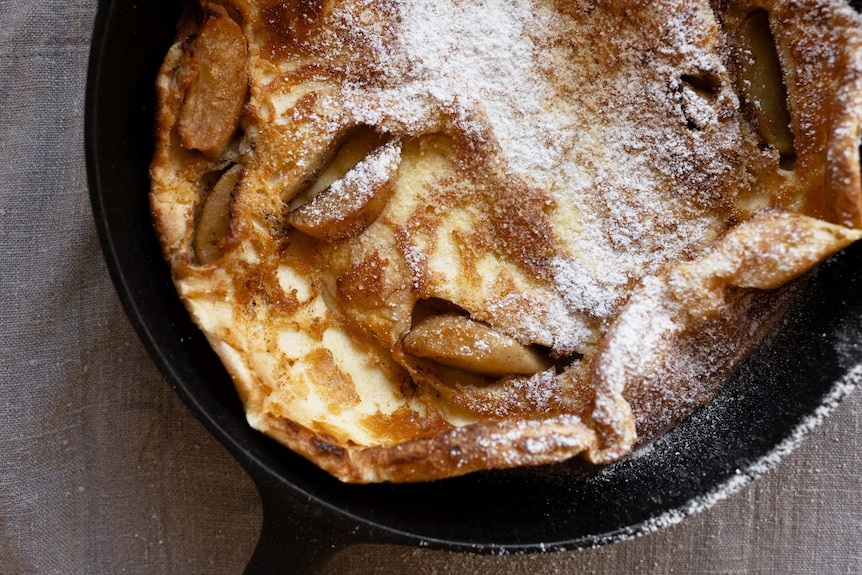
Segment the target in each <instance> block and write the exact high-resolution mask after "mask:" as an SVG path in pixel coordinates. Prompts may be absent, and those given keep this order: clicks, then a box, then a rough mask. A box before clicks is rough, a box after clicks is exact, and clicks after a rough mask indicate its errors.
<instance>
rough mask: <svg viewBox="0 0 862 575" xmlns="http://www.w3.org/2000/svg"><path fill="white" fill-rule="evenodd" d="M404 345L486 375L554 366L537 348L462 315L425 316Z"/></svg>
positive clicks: (413, 352) (415, 352) (419, 353)
mask: <svg viewBox="0 0 862 575" xmlns="http://www.w3.org/2000/svg"><path fill="white" fill-rule="evenodd" d="M403 345H404V350H405V351H406V352H407V353H409V354H411V355H415V356H417V357H424V358H426V359H431V360H433V361H436V362H438V363H442V364H443V365H448V366H450V367H457V368H459V369H464V370H467V371H472V372H474V373H480V374H483V375H490V376H503V375H509V374H514V375H532V374H534V373H538V372H540V371H543V370H545V369H547V368H548V367H550V362H549V361H548V360H547V359H546V358H545V357H544V356H543V355H542V354H540V353H539V352H537V351H536V350H534V349H532V348H530V347H527V346H525V345H521V344H520V343H518V342H517V341H515V340H514V339H512V338H511V337H509V336H507V335H505V334H502V333H500V332H499V331H497V330H495V329H494V328H492V327H490V326H488V325H485V324H483V323H479V322H477V321H473V320H471V319H470V318H468V317H465V316H461V315H454V314H445V315H435V316H430V317H427V318H425V319H423V320H421V321H420V322H419V323H418V324H416V325H415V326H414V327H413V328H412V329H411V330H410V332H409V333H408V334H407V335H406V336H405V337H404V340H403Z"/></svg>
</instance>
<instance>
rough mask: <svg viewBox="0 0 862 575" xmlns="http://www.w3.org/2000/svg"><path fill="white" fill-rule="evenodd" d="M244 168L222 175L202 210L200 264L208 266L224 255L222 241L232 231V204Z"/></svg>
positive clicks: (198, 242)
mask: <svg viewBox="0 0 862 575" xmlns="http://www.w3.org/2000/svg"><path fill="white" fill-rule="evenodd" d="M242 169H243V167H242V166H241V165H239V164H236V165H235V166H233V167H232V168H231V169H229V170H228V171H226V172H225V173H224V174H222V176H221V178H219V180H218V182H216V185H215V186H213V189H212V191H211V192H210V193H209V195H208V196H207V199H206V201H205V202H204V207H203V209H201V217H200V219H199V220H198V226H197V230H196V231H195V242H194V247H195V255H196V256H197V258H198V262H199V263H201V264H208V263H209V262H211V261H214V260H217V259H219V258H220V257H222V256H223V255H224V248H223V247H222V240H224V238H226V237H227V235H228V231H229V230H230V202H231V196H232V194H233V190H234V188H235V187H236V184H237V182H239V178H240V176H241V175H242Z"/></svg>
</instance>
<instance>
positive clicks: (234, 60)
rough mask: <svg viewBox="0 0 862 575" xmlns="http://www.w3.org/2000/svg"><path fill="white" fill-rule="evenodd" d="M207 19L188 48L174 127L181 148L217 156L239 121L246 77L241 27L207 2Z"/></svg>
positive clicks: (243, 40) (219, 7) (244, 45)
mask: <svg viewBox="0 0 862 575" xmlns="http://www.w3.org/2000/svg"><path fill="white" fill-rule="evenodd" d="M206 10H207V15H206V20H205V21H204V23H203V25H202V26H201V28H200V31H199V32H198V35H197V37H196V38H195V39H194V40H193V41H192V43H191V45H190V46H189V48H188V52H187V56H188V57H187V59H186V61H185V63H184V65H185V67H186V70H185V72H187V73H188V74H189V76H190V80H189V85H188V88H187V89H186V92H185V99H184V100H183V104H182V107H181V108H180V112H179V119H178V122H177V128H178V130H179V136H180V141H181V142H182V145H183V147H185V148H187V149H189V150H199V151H201V152H203V153H204V154H206V155H207V156H210V157H218V156H220V155H221V154H222V153H223V152H224V150H225V148H226V147H227V145H228V143H229V142H230V140H231V137H232V136H233V134H234V132H235V131H236V128H237V125H238V124H239V119H240V114H241V112H242V107H243V105H244V104H245V99H246V92H247V85H248V77H247V72H246V67H245V66H246V56H247V54H246V43H245V37H244V36H243V33H242V30H241V29H240V27H239V25H237V23H236V22H234V21H233V20H231V18H230V17H229V16H228V15H227V12H225V10H224V8H222V7H221V6H218V5H215V4H209V5H207V8H206Z"/></svg>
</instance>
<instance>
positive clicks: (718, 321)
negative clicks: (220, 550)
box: [151, 0, 862, 483]
mask: <svg viewBox="0 0 862 575" xmlns="http://www.w3.org/2000/svg"><path fill="white" fill-rule="evenodd" d="M157 96H158V118H157V131H156V150H155V157H154V159H153V162H152V167H151V175H152V193H151V205H152V211H153V217H154V222H155V229H156V231H157V234H158V236H159V238H160V241H161V243H162V246H163V249H164V253H165V255H166V258H167V259H168V261H169V263H170V266H171V270H172V274H173V278H174V282H175V284H176V287H177V290H178V293H179V295H180V297H181V298H182V300H183V302H184V303H185V305H186V307H187V308H188V310H189V312H190V313H191V315H192V317H193V319H194V321H195V322H196V323H197V325H198V326H199V327H200V328H201V330H202V331H203V333H204V334H205V335H206V337H207V338H208V340H209V342H210V344H211V345H212V347H213V349H214V350H215V351H216V353H217V354H218V355H219V357H220V358H221V360H222V361H223V363H224V365H225V367H226V368H227V370H228V372H229V373H230V375H231V376H232V378H233V381H234V383H235V385H236V388H237V390H238V393H239V396H240V398H241V400H242V402H243V404H244V406H245V410H246V413H247V417H248V420H249V423H250V424H251V425H252V426H253V427H254V428H256V429H258V430H260V431H261V432H263V433H265V434H267V435H269V436H271V437H273V438H275V439H276V440H278V441H280V442H282V443H283V444H285V445H286V446H288V447H290V448H291V449H293V450H294V451H296V452H298V453H300V454H302V455H303V456H305V457H306V458H308V459H310V460H311V461H313V462H315V463H316V464H317V465H319V466H320V467H322V468H323V469H325V470H327V471H329V472H330V473H332V474H333V475H334V476H336V477H338V478H339V479H341V480H343V481H347V482H356V483H367V482H380V481H394V482H408V481H423V480H431V479H440V478H445V477H450V476H455V475H461V474H465V473H469V472H473V471H477V470H482V469H491V468H508V467H515V466H521V465H539V464H545V463H551V462H557V461H561V460H565V459H568V458H571V457H574V456H579V455H581V456H583V457H585V458H586V459H588V460H589V461H591V462H594V463H598V464H601V463H608V462H611V461H614V460H616V459H618V458H620V457H622V456H624V455H625V454H627V453H628V452H630V451H631V449H632V448H633V447H634V446H635V445H636V443H637V442H639V441H648V440H649V439H650V438H653V437H655V436H657V435H658V434H660V433H662V432H663V431H664V430H666V429H667V428H668V427H670V426H672V425H674V424H675V423H676V422H678V421H679V420H680V419H681V418H683V417H685V416H686V415H688V414H689V413H691V411H692V410H694V409H696V408H697V407H698V406H700V405H702V404H703V403H704V402H706V401H708V400H709V399H710V398H711V397H712V396H713V395H714V394H715V393H716V392H717V391H718V390H719V389H720V388H721V386H722V385H723V383H724V382H725V381H726V380H727V378H728V377H729V376H730V375H731V374H732V373H733V371H734V369H735V368H736V367H737V366H738V365H739V364H740V362H741V361H743V360H744V359H745V357H746V356H747V355H748V354H749V353H750V352H751V351H752V349H754V347H755V346H756V345H757V344H758V343H759V342H760V341H761V340H762V338H763V337H764V336H765V335H766V334H768V332H769V330H770V328H771V327H772V326H773V325H774V324H775V322H776V321H778V320H779V319H780V317H781V316H782V314H783V312H784V311H785V310H786V308H787V306H788V305H789V303H790V302H791V301H792V299H793V296H794V294H795V293H796V292H797V290H798V288H799V285H800V282H801V281H804V280H802V279H797V278H801V277H802V276H804V275H805V274H806V272H808V271H809V270H812V269H813V268H814V267H815V266H816V265H817V264H818V263H819V262H821V261H823V260H824V259H826V258H828V257H829V256H831V255H832V254H834V253H835V252H837V251H839V250H841V249H842V248H844V247H845V246H847V245H848V244H850V243H852V242H854V241H856V240H857V239H859V238H860V236H862V231H860V229H862V188H860V173H859V153H858V142H859V136H860V122H862V26H860V20H859V18H858V16H857V15H856V14H855V13H854V12H853V11H852V10H851V9H850V8H849V7H847V6H846V5H844V4H843V3H841V2H837V1H833V0H793V1H790V0H787V1H778V0H774V1H769V0H762V1H744V0H740V1H738V2H733V1H722V2H718V1H715V2H712V3H710V2H705V1H693V0H686V1H683V0H662V1H657V2H634V1H623V0H618V1H601V0H599V1H596V0H582V1H577V0H572V1H560V0H512V1H505V2H504V1H496V0H486V1H470V2H468V1H462V0H433V1H432V0H401V1H396V0H346V1H334V0H303V1H298V0H288V1H284V2H278V1H274V0H224V1H220V2H215V1H212V2H201V3H200V4H199V5H194V6H190V8H189V10H188V11H187V14H186V15H185V16H184V18H183V20H182V22H181V23H180V26H179V28H178V36H177V42H176V44H174V45H173V47H172V48H171V49H170V51H169V53H168V54H167V57H166V59H165V61H164V64H163V66H162V69H161V71H160V74H159V77H158V81H157Z"/></svg>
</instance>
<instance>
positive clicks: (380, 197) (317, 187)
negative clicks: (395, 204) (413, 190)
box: [287, 128, 401, 242]
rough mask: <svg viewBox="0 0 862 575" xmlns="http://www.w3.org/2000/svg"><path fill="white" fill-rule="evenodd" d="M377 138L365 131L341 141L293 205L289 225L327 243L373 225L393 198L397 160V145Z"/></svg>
mask: <svg viewBox="0 0 862 575" xmlns="http://www.w3.org/2000/svg"><path fill="white" fill-rule="evenodd" d="M369 132H370V133H369ZM381 139H382V138H381V136H380V135H379V134H376V133H374V132H373V131H371V129H370V128H364V129H362V130H361V131H360V132H358V133H357V134H355V135H354V136H353V137H352V138H350V139H349V140H348V141H347V142H345V143H344V145H342V146H341V148H340V149H339V150H338V152H337V153H336V154H335V157H334V158H333V159H332V161H331V162H330V163H329V164H328V165H327V166H326V167H325V168H324V169H323V171H322V172H321V173H320V175H319V176H318V178H317V179H316V180H315V182H314V183H313V184H312V185H311V187H310V188H309V189H308V190H306V191H305V192H303V193H302V194H300V195H299V196H298V197H297V198H296V199H295V200H294V201H293V202H292V204H291V205H292V207H293V209H292V210H291V211H290V213H289V214H288V217H287V220H288V222H289V223H290V224H291V225H292V226H294V227H295V228H297V229H299V230H301V231H303V232H305V233H306V234H308V235H310V236H313V237H315V238H318V239H322V240H325V241H328V242H334V241H336V240H340V239H344V238H348V237H351V236H354V235H356V234H358V233H359V232H361V231H362V230H364V229H365V228H366V227H368V226H369V225H370V224H371V223H372V222H374V220H376V219H377V218H378V217H379V216H380V214H381V212H382V211H383V209H384V208H385V207H386V203H387V202H388V201H389V198H390V197H391V196H392V192H393V191H394V189H395V186H394V181H393V178H394V176H395V174H396V173H397V171H398V166H399V163H400V160H401V142H400V140H397V139H393V140H389V141H388V142H386V143H383V144H382V145H380V142H381Z"/></svg>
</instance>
